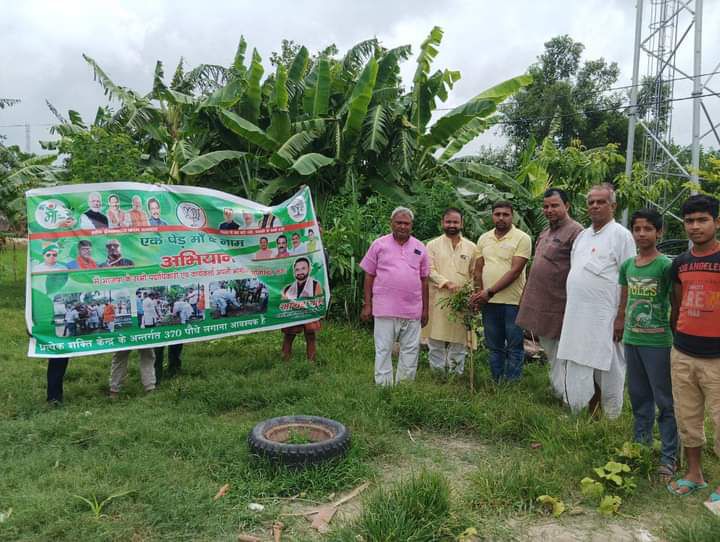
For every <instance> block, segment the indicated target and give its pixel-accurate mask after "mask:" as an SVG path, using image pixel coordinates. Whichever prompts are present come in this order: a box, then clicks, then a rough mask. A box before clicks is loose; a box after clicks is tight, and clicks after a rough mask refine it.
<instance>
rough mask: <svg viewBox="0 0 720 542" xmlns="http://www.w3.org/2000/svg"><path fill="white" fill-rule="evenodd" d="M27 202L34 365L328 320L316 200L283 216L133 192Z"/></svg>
mask: <svg viewBox="0 0 720 542" xmlns="http://www.w3.org/2000/svg"><path fill="white" fill-rule="evenodd" d="M26 200H27V216H28V239H29V244H28V263H27V282H26V284H27V291H26V304H25V318H26V321H27V326H28V330H29V331H30V334H31V336H32V338H31V339H30V347H29V350H28V355H29V356H31V357H49V358H52V357H69V356H83V355H89V354H97V353H101V352H112V351H115V350H126V349H129V348H144V347H150V346H161V345H165V344H174V343H181V342H191V341H203V340H208V339H214V338H218V337H223V336H227V335H236V334H240V333H252V332H256V331H268V330H272V329H280V328H284V327H288V326H295V325H301V324H305V323H308V322H312V321H315V320H318V319H319V318H322V317H323V316H324V315H325V311H326V309H327V304H328V301H329V299H330V291H329V288H328V276H327V269H326V263H325V258H324V252H323V247H322V241H321V238H320V230H319V228H318V224H317V218H316V216H315V210H314V208H313V204H312V198H311V195H310V190H309V189H308V188H303V189H301V190H300V191H299V192H298V193H297V194H295V195H294V196H293V197H291V198H290V199H288V200H287V201H285V202H284V203H282V204H280V205H277V206H273V207H268V206H264V205H260V204H258V203H255V202H252V201H249V200H245V199H242V198H238V197H236V196H232V195H230V194H225V193H223V192H218V191H216V190H209V189H204V188H196V187H187V186H184V187H183V186H165V185H150V184H140V183H131V182H115V183H100V184H78V185H67V186H59V187H53V188H43V189H36V190H30V191H28V192H27V193H26Z"/></svg>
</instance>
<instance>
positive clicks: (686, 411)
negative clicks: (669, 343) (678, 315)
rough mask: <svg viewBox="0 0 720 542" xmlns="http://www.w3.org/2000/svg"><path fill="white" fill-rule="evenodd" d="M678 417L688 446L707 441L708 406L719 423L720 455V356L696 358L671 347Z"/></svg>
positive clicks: (719, 442)
mask: <svg viewBox="0 0 720 542" xmlns="http://www.w3.org/2000/svg"><path fill="white" fill-rule="evenodd" d="M670 377H671V378H672V391H673V401H674V403H675V420H676V421H677V428H678V434H679V435H680V442H681V443H682V445H683V446H685V447H687V448H698V447H700V446H704V445H705V409H706V408H707V411H708V414H709V416H710V418H712V421H713V425H714V426H715V446H714V448H715V453H716V454H717V455H718V456H720V358H696V357H693V356H690V355H688V354H685V353H684V352H680V351H679V350H676V349H675V348H673V349H672V350H671V351H670Z"/></svg>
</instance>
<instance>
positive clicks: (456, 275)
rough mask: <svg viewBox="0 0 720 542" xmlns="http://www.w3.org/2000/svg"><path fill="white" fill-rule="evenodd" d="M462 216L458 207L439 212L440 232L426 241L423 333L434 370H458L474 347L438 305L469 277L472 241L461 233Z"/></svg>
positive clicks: (447, 310) (446, 310)
mask: <svg viewBox="0 0 720 542" xmlns="http://www.w3.org/2000/svg"><path fill="white" fill-rule="evenodd" d="M462 227H463V217H462V213H461V212H460V210H459V209H455V208H452V207H451V208H449V209H447V210H446V211H445V212H444V213H443V216H442V229H443V232H445V235H441V236H440V237H437V238H435V239H433V240H432V241H430V242H429V243H428V244H427V251H428V257H429V258H430V291H429V294H430V301H429V308H428V324H427V326H425V328H423V336H425V337H427V338H428V349H429V352H428V358H429V360H430V367H431V368H432V369H434V370H438V371H445V370H450V371H451V372H454V373H457V374H462V372H463V369H464V367H465V356H466V355H467V347H468V346H470V347H471V348H475V346H476V345H475V343H476V341H475V335H474V334H472V337H471V338H470V339H468V335H469V334H468V331H467V329H465V325H464V324H463V323H462V321H457V319H454V318H453V317H452V316H453V315H452V309H450V307H447V306H441V305H442V304H443V300H446V299H448V298H449V297H450V296H451V295H452V294H454V293H455V292H457V291H458V290H461V289H462V288H463V286H465V284H466V283H468V282H469V281H470V280H472V262H473V255H474V253H475V243H473V242H472V241H470V240H469V239H465V237H463V235H462Z"/></svg>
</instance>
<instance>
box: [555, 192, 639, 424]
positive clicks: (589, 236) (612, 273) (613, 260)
mask: <svg viewBox="0 0 720 542" xmlns="http://www.w3.org/2000/svg"><path fill="white" fill-rule="evenodd" d="M587 201H588V214H589V215H590V219H591V220H592V225H591V226H590V227H589V228H586V229H585V230H583V231H582V232H581V233H580V235H578V237H577V238H576V239H575V244H574V245H573V249H572V253H571V256H570V274H569V275H568V279H567V305H566V307H565V317H564V318H563V326H562V331H561V334H560V343H559V345H558V352H557V357H558V359H559V360H563V363H564V369H565V375H564V376H565V390H564V397H563V399H564V400H565V402H566V403H568V404H569V405H570V408H571V409H572V411H573V412H579V411H580V410H582V409H583V408H584V407H586V406H588V403H589V402H590V400H591V399H592V398H593V395H594V393H595V383H597V385H598V387H599V389H600V394H601V405H602V409H603V412H604V413H605V415H606V416H607V417H608V418H610V419H613V418H617V417H618V416H619V415H620V411H621V410H622V404H623V387H624V383H625V368H626V365H625V356H624V353H623V349H622V344H620V342H619V340H620V337H621V335H618V333H617V332H616V330H615V329H614V328H615V318H616V316H617V307H618V302H619V299H620V286H619V285H618V276H619V270H620V265H621V264H622V263H623V262H624V261H625V260H627V259H628V258H631V257H633V256H634V255H635V243H634V241H633V237H632V234H631V233H630V232H629V231H628V230H627V229H626V228H624V227H623V226H621V225H620V224H618V223H617V222H615V220H614V218H613V214H614V211H615V207H616V204H615V193H614V191H613V190H612V187H611V186H609V185H601V186H598V187H594V188H593V189H591V191H590V193H589V194H588V198H587ZM561 368H562V367H561Z"/></svg>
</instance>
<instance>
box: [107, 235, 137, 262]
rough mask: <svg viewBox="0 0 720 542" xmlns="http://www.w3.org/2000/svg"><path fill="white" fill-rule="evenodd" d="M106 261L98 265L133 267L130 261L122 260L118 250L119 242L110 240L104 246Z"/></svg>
mask: <svg viewBox="0 0 720 542" xmlns="http://www.w3.org/2000/svg"><path fill="white" fill-rule="evenodd" d="M105 248H106V249H107V260H106V261H104V262H102V263H101V264H100V267H131V266H133V265H135V264H134V263H133V261H132V260H130V259H128V258H123V255H122V252H121V250H120V241H118V240H117V239H110V240H109V241H108V242H107V243H106V244H105Z"/></svg>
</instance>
